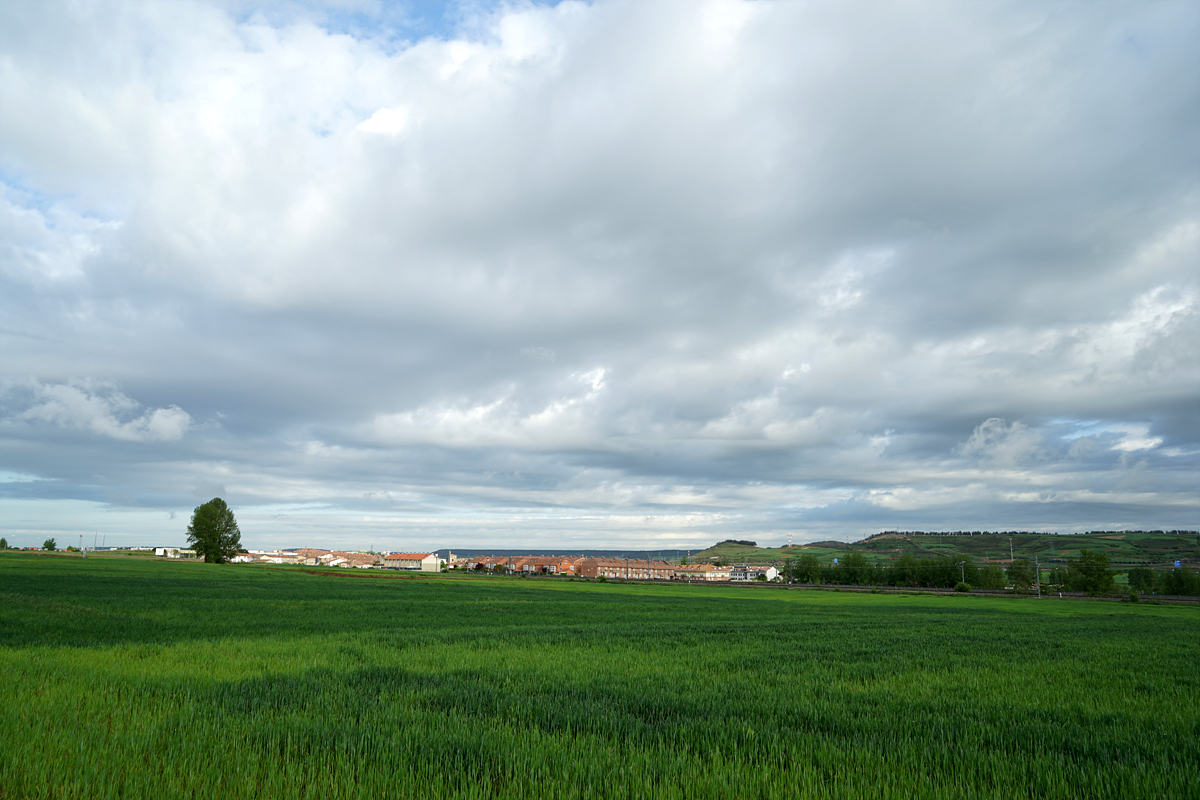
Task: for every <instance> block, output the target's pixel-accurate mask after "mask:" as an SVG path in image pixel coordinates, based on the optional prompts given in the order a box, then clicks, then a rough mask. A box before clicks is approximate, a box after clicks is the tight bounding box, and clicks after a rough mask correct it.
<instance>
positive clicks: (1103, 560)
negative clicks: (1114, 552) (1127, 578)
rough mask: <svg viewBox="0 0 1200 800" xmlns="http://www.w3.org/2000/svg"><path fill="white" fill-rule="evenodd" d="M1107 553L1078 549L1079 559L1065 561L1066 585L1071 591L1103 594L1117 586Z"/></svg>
mask: <svg viewBox="0 0 1200 800" xmlns="http://www.w3.org/2000/svg"><path fill="white" fill-rule="evenodd" d="M1110 564H1111V562H1110V561H1109V558H1108V554H1107V553H1100V552H1096V551H1094V550H1080V551H1079V560H1078V561H1076V560H1075V559H1069V560H1068V561H1067V585H1068V586H1070V588H1071V591H1073V592H1088V593H1090V594H1105V593H1106V592H1112V591H1115V590H1116V588H1117V585H1116V582H1115V580H1114V578H1113V571H1112V568H1111V567H1110Z"/></svg>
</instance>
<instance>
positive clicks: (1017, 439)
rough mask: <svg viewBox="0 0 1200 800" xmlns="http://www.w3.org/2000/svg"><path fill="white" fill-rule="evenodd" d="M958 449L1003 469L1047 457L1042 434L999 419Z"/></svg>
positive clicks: (982, 427)
mask: <svg viewBox="0 0 1200 800" xmlns="http://www.w3.org/2000/svg"><path fill="white" fill-rule="evenodd" d="M958 450H959V452H960V453H962V454H963V455H965V456H968V457H974V458H978V459H979V460H980V461H982V462H985V463H989V464H994V465H996V466H1001V467H1014V466H1017V465H1021V464H1026V463H1029V462H1032V461H1038V460H1041V459H1042V458H1043V457H1044V456H1045V450H1044V449H1043V447H1042V435H1041V434H1040V433H1038V432H1037V431H1033V430H1030V429H1029V428H1028V427H1027V426H1026V425H1025V424H1024V423H1021V422H1013V423H1008V422H1006V421H1005V420H1002V419H998V418H996V417H992V418H991V419H987V420H984V421H983V422H982V423H980V424H979V425H978V426H977V427H976V428H975V430H974V431H973V432H972V433H971V438H970V439H968V440H967V441H965V442H963V443H962V444H961V445H959V448H958Z"/></svg>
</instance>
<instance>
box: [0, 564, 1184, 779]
mask: <svg viewBox="0 0 1200 800" xmlns="http://www.w3.org/2000/svg"><path fill="white" fill-rule="evenodd" d="M377 574H378V573H375V574H374V575H377ZM26 797H29V798H42V797H45V798H51V797H55V798H57V797H64V798H65V797H71V798H76V797H77V798H105V797H112V798H187V797H195V798H214V797H235V798H240V797H246V798H251V797H253V798H259V797H269V798H293V797H296V798H300V797H304V798H380V797H480V798H483V797H514V798H515V797H528V798H543V797H564V798H567V797H570V798H623V797H639V798H737V797H747V798H775V797H778V798H792V797H813V798H911V797H923V798H942V797H945V798H974V797H979V798H1012V797H1029V798H1078V797H1096V798H1135V797H1136V798H1150V797H1161V798H1188V797H1200V609H1198V608H1195V607H1168V606H1153V605H1146V604H1119V603H1111V602H1100V601H1064V600H1058V599H1042V600H1038V599H1034V598H1003V597H1001V598H985V597H976V596H964V595H958V596H928V595H921V594H912V595H872V594H851V593H842V592H833V591H817V590H791V591H784V590H777V589H771V588H766V587H762V588H759V587H742V588H731V587H707V586H645V585H619V584H615V583H592V582H585V581H582V580H571V579H566V578H542V579H537V578H531V579H520V578H477V577H467V578H457V577H447V576H423V577H409V576H405V577H389V578H383V577H374V576H372V577H367V576H364V575H362V574H355V575H353V576H350V575H346V576H320V575H311V574H306V573H303V572H300V571H297V570H294V569H287V568H278V569H271V568H255V567H236V566H216V565H198V564H179V563H165V562H151V561H143V560H135V559H116V558H110V559H104V558H89V559H86V560H84V559H80V558H78V557H74V558H70V557H47V556H40V555H32V554H21V553H5V554H2V555H0V798H5V800H8V798H26Z"/></svg>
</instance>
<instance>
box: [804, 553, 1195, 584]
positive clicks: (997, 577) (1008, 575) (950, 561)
mask: <svg viewBox="0 0 1200 800" xmlns="http://www.w3.org/2000/svg"><path fill="white" fill-rule="evenodd" d="M835 561H836V563H833V562H831V563H827V564H826V563H822V562H821V560H820V559H819V558H818V557H817V556H816V555H813V554H811V553H806V554H805V555H802V556H800V557H799V558H793V559H788V561H787V562H786V563H785V564H784V567H783V570H782V577H783V580H785V581H787V582H788V583H809V584H832V585H841V586H895V587H906V586H907V587H912V588H929V589H950V588H956V589H963V590H969V589H973V588H974V589H1005V588H1009V587H1012V588H1013V589H1014V590H1016V591H1031V590H1034V589H1035V588H1036V585H1037V583H1038V581H1039V576H1038V575H1037V571H1038V569H1037V567H1036V566H1035V564H1034V563H1033V562H1032V561H1030V560H1029V559H1027V558H1018V559H1016V560H1015V561H1013V562H1012V563H1011V564H1010V565H1009V567H1008V569H1002V568H1001V567H1000V566H999V565H997V564H979V563H976V562H975V561H974V560H973V559H972V558H971V557H970V556H966V555H960V556H938V557H934V558H917V557H916V556H914V555H912V554H911V553H905V554H904V555H902V556H900V558H898V559H896V560H895V561H890V562H887V563H875V564H872V563H870V562H869V561H867V557H866V556H865V555H863V554H862V553H860V552H853V551H852V552H849V553H847V554H846V555H844V556H838V557H837V558H836V559H835ZM1048 572H1049V574H1048V578H1049V581H1048V582H1042V591H1069V592H1088V593H1090V594H1097V595H1101V594H1113V593H1115V592H1117V591H1118V589H1117V582H1116V572H1115V571H1114V570H1113V568H1112V562H1111V560H1110V559H1109V557H1108V554H1107V553H1101V552H1095V551H1092V550H1080V551H1079V558H1073V559H1069V560H1068V561H1067V565H1066V567H1056V568H1054V569H1051V570H1049V571H1048ZM1129 588H1130V589H1131V590H1133V591H1134V592H1155V593H1157V594H1168V595H1200V575H1196V574H1195V573H1193V572H1191V571H1189V570H1188V569H1187V568H1176V569H1174V570H1172V571H1170V572H1155V571H1154V570H1151V569H1148V568H1146V567H1137V568H1135V569H1132V570H1130V571H1129Z"/></svg>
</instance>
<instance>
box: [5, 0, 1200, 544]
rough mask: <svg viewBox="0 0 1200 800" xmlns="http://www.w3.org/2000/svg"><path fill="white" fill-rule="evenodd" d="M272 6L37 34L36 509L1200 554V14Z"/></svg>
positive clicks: (20, 438)
mask: <svg viewBox="0 0 1200 800" xmlns="http://www.w3.org/2000/svg"><path fill="white" fill-rule="evenodd" d="M247 8H248V9H249V12H250V13H246V14H236V15H235V14H231V13H229V12H228V6H227V5H225V4H221V3H215V2H214V3H210V2H203V0H174V1H173V2H171V3H168V4H139V3H129V4H125V3H120V2H118V3H107V4H86V3H85V4H76V3H69V2H57V1H56V0H47V2H42V3H32V4H30V3H26V4H20V3H17V4H14V3H9V4H0V50H2V51H3V52H4V53H5V57H4V59H0V106H2V107H3V108H4V109H5V113H4V114H3V115H0V176H3V180H4V181H6V184H5V186H4V187H3V189H2V190H0V191H2V192H3V194H2V196H0V319H2V320H3V324H0V353H3V354H4V357H3V359H0V381H4V382H5V385H14V386H16V385H20V386H24V387H25V388H24V389H21V391H19V392H15V393H13V392H9V393H6V394H5V395H4V396H3V397H0V401H3V403H4V404H5V405H4V414H5V422H4V423H3V424H2V425H0V458H3V459H4V460H3V463H4V464H5V466H6V468H8V469H11V470H13V471H15V472H17V473H20V474H28V475H38V476H45V478H46V480H45V481H36V482H32V481H31V482H26V483H6V484H5V485H6V486H7V487H9V488H8V489H7V490H6V491H10V492H12V491H24V490H28V491H29V492H30V493H31V494H32V493H35V492H41V491H44V490H46V487H48V486H49V487H54V491H56V492H60V493H61V494H62V495H63V496H64V497H67V496H71V497H87V498H92V497H96V496H100V494H101V493H103V494H104V495H105V496H108V497H112V498H114V500H113V502H114V503H117V502H119V503H124V504H127V505H129V504H133V503H135V502H156V503H165V502H167V501H166V500H163V499H162V498H175V500H173V501H171V502H176V503H177V505H178V507H179V508H180V509H181V510H183V511H186V508H188V507H190V506H191V505H194V503H195V500H196V499H207V497H201V498H197V497H193V496H192V495H193V494H195V493H198V492H200V491H201V489H202V487H209V488H211V487H213V486H220V487H229V490H230V491H231V492H235V493H241V494H242V497H243V499H247V498H248V499H250V500H253V502H257V503H261V504H262V505H263V507H264V508H267V507H272V506H271V504H272V503H277V502H283V501H286V502H287V503H308V502H310V501H311V502H314V503H324V504H326V506H327V507H328V508H330V509H341V510H343V511H345V513H346V517H345V518H346V519H348V520H361V519H362V518H363V516H364V515H367V516H370V515H372V514H374V511H375V509H376V506H379V507H389V504H397V505H400V506H401V507H403V508H404V509H405V513H406V514H412V515H417V514H418V513H419V514H421V515H424V516H422V517H421V518H422V519H428V520H436V519H438V518H439V517H438V515H439V514H441V515H443V517H441V519H444V520H445V521H446V522H445V525H440V524H438V525H435V524H434V523H433V522H430V523H429V524H430V526H432V527H431V529H438V530H466V529H467V528H469V525H468V523H466V522H463V520H467V519H471V518H472V515H476V514H477V515H479V516H480V518H483V517H486V518H487V519H488V520H489V522H488V524H489V525H493V527H491V528H489V529H488V530H491V531H498V532H502V533H504V535H505V536H507V535H510V534H511V533H512V531H514V530H518V529H520V526H522V525H529V526H533V528H535V529H536V530H538V531H541V532H542V533H539V535H545V536H550V535H551V533H550V532H552V531H559V532H562V531H568V530H570V529H571V525H572V524H574V523H571V522H568V521H566V520H571V519H586V520H590V521H589V522H588V525H592V526H593V527H592V528H590V529H589V530H593V531H595V530H600V531H609V532H611V531H612V530H614V529H616V528H620V530H622V531H632V530H636V528H637V525H639V524H642V523H639V522H638V520H645V519H650V518H654V519H657V520H665V519H668V518H671V519H684V520H692V519H695V520H701V522H697V523H696V524H695V525H691V523H689V525H690V526H691V527H689V528H688V529H689V530H695V531H697V533H696V536H697V537H701V536H707V535H708V534H707V532H706V531H707V529H706V528H705V526H712V529H713V530H714V531H715V530H716V529H717V528H721V527H723V528H724V529H727V530H729V531H734V530H737V529H739V527H740V528H741V529H745V530H747V531H748V532H749V534H750V535H751V536H752V537H753V536H754V534H753V530H755V529H756V528H757V529H760V530H764V531H782V530H784V529H786V528H787V527H788V526H792V527H796V526H800V527H803V528H804V529H806V530H817V529H820V530H821V531H822V532H824V531H835V530H836V528H837V526H838V525H845V526H846V527H847V529H848V530H849V529H854V530H869V529H870V528H871V527H873V526H876V525H891V524H893V523H894V519H893V518H892V517H887V515H901V516H900V517H898V518H900V519H913V520H916V519H917V518H918V517H920V515H922V514H931V515H933V516H936V513H937V512H938V510H939V509H941V510H947V509H956V508H960V507H961V504H962V503H964V502H969V503H971V504H972V508H974V509H975V511H974V512H972V513H976V514H978V515H979V517H980V518H981V519H982V518H984V517H987V518H990V519H991V520H992V522H989V523H982V522H981V523H979V524H974V525H972V527H982V526H983V525H985V524H997V525H998V524H1001V520H1010V519H1014V518H1015V517H1020V518H1022V519H1025V520H1026V523H1027V524H1028V520H1029V519H1030V518H1029V517H1022V516H1021V515H1023V514H1026V513H1032V512H1027V511H1019V512H1010V509H1012V508H1015V507H1017V506H1020V507H1021V508H1023V509H1026V508H1032V507H1037V508H1038V509H1041V511H1040V512H1038V513H1043V514H1045V515H1046V516H1045V517H1044V519H1047V520H1050V519H1056V520H1062V519H1066V518H1070V519H1072V520H1087V522H1079V524H1081V525H1085V524H1105V523H1104V521H1105V520H1108V519H1112V518H1113V516H1112V515H1113V514H1114V513H1116V511H1114V509H1116V508H1117V506H1116V505H1115V504H1113V503H1109V502H1107V501H1103V502H1102V501H1100V500H1097V499H1096V498H1097V497H1101V496H1106V497H1107V496H1111V497H1116V496H1118V494H1119V495H1120V496H1121V497H1124V498H1126V499H1128V500H1129V503H1131V504H1132V505H1130V506H1129V507H1128V508H1126V510H1125V511H1122V512H1121V513H1127V514H1128V515H1130V517H1131V518H1132V517H1134V516H1138V515H1141V516H1144V517H1146V518H1154V519H1155V520H1159V521H1158V522H1149V521H1145V522H1142V523H1137V524H1145V525H1151V524H1154V525H1156V526H1159V527H1163V526H1171V527H1175V526H1186V525H1189V524H1195V523H1194V522H1193V521H1192V520H1193V519H1194V518H1190V517H1189V518H1185V512H1176V511H1173V510H1172V509H1178V508H1182V507H1184V505H1186V504H1181V503H1180V502H1179V498H1180V497H1181V496H1183V495H1185V494H1186V493H1187V492H1189V491H1190V492H1194V485H1195V474H1196V469H1197V465H1196V454H1197V452H1200V444H1198V443H1197V441H1196V436H1195V431H1196V430H1197V425H1196V414H1197V411H1196V406H1195V402H1194V401H1195V396H1196V387H1197V385H1200V355H1198V353H1200V350H1198V349H1197V348H1196V347H1195V342H1196V341H1197V340H1200V313H1197V310H1198V309H1200V281H1198V277H1197V272H1196V269H1195V264H1196V263H1197V261H1198V259H1200V225H1198V224H1197V223H1196V220H1197V219H1198V218H1200V196H1197V195H1196V193H1195V186H1196V185H1198V184H1197V175H1198V168H1197V164H1200V145H1198V144H1197V140H1196V137H1195V131H1194V130H1193V126H1191V125H1190V124H1189V120H1191V119H1192V118H1193V116H1192V115H1191V109H1192V106H1193V105H1194V98H1195V97H1196V96H1197V93H1198V92H1200V76H1197V75H1196V73H1195V70H1194V69H1191V67H1192V65H1193V64H1194V49H1195V48H1194V43H1195V39H1196V32H1197V31H1200V10H1198V9H1197V7H1196V6H1195V5H1194V4H1170V3H1165V4H1155V3H1151V4H1128V5H1125V6H1121V7H1119V8H1118V7H1113V6H1109V5H1103V4H1090V5H1078V6H1072V7H1070V8H1069V9H1067V10H1065V11H1061V13H1056V14H1051V15H1046V14H1044V13H1043V12H1042V11H1041V10H1040V9H1034V8H1032V7H1030V6H1029V5H1027V4H1009V3H1006V2H1000V3H993V4H986V5H984V4H948V5H941V6H938V7H937V8H935V9H932V10H930V9H924V10H920V9H918V10H915V11H914V9H913V8H911V7H909V6H907V5H905V4H901V3H888V2H881V3H877V4H875V5H873V7H872V18H871V21H870V24H867V23H865V22H864V21H863V15H862V14H861V10H860V9H856V8H855V7H853V6H852V5H846V4H840V5H839V4H819V3H818V4H813V3H792V2H775V1H774V0H759V1H758V2H744V1H743V0H703V2H684V1H682V0H647V1H646V2H624V1H623V0H622V1H612V0H598V1H597V2H594V3H581V2H563V3H559V4H557V5H554V6H553V7H551V6H548V5H539V4H516V5H513V4H507V3H493V4H488V3H484V4H483V5H475V4H472V5H471V6H470V9H467V8H466V7H464V8H463V9H462V12H463V14H464V15H465V16H463V17H460V18H459V19H461V25H460V27H459V28H457V29H453V30H446V29H442V30H440V31H439V35H438V36H437V37H429V38H424V39H417V40H413V36H412V32H411V31H405V30H367V29H364V28H361V27H359V26H360V21H361V20H367V21H369V20H372V19H377V20H383V19H386V18H387V15H386V14H384V13H383V11H382V10H381V8H382V7H378V8H377V7H376V6H374V5H371V4H367V5H362V6H360V7H356V8H357V9H358V10H357V11H356V16H355V20H356V22H355V26H356V27H355V28H354V29H353V31H352V32H347V31H339V30H332V29H330V28H329V27H327V26H328V24H329V19H327V18H326V17H324V16H322V14H323V13H324V12H323V11H321V10H320V8H318V7H314V6H311V5H310V4H289V5H288V6H287V10H286V13H285V12H279V13H277V14H255V13H252V12H253V9H252V8H250V7H247ZM314 9H315V10H314ZM377 12H378V13H377ZM330 19H332V18H330ZM323 26H325V27H323ZM1146 42H1151V43H1152V46H1146V47H1141V48H1140V49H1139V47H1140V45H1139V44H1138V43H1143V44H1144V43H1146ZM1135 45H1138V46H1135ZM598 364H603V365H604V369H603V370H599V369H597V368H596V365H598ZM80 375H107V376H120V380H121V381H122V385H124V386H126V387H133V386H137V387H139V388H138V389H137V390H136V391H135V390H133V389H129V394H130V395H134V396H138V397H139V398H140V400H135V399H133V398H132V397H130V396H128V395H126V394H125V393H124V392H122V391H119V390H117V389H116V388H114V387H112V386H108V385H101V384H98V383H95V384H93V383H85V382H75V383H72V382H69V381H66V380H65V377H64V376H80ZM31 379H32V380H33V381H34V382H32V383H31V382H29V381H30V380H31ZM145 387H153V388H152V389H151V388H145ZM22 392H23V393H22ZM151 392H152V393H153V396H154V397H165V398H168V400H155V401H147V400H146V399H145V398H146V397H149V396H150V393H151ZM147 402H149V405H150V406H151V407H149V408H147V407H146V405H145V404H146V403H147ZM172 402H177V403H178V405H170V404H169V403H172ZM158 406H162V407H158ZM183 408H186V409H188V410H187V411H184V410H183ZM218 419H219V420H221V422H220V424H219V425H217V424H211V425H210V424H198V423H197V422H196V421H195V420H218ZM1011 420H1017V421H1016V422H1010V421H1011ZM1046 420H1050V421H1048V422H1047V421H1046ZM1072 420H1088V421H1090V422H1092V423H1094V424H1093V425H1092V427H1090V428H1085V427H1083V423H1078V422H1071V421H1072ZM1149 420H1153V424H1150V423H1149V422H1148V421H1149ZM46 426H56V427H57V429H58V431H57V432H56V433H55V435H53V436H48V435H45V434H46V433H47V428H46ZM64 431H67V432H69V431H75V432H76V434H75V435H70V434H69V433H63V432H64ZM1072 431H1073V432H1072ZM78 432H83V435H79V433H78ZM96 440H100V441H112V440H123V441H137V442H141V443H143V444H145V445H150V444H151V443H154V442H169V443H171V445H170V446H169V447H151V446H142V447H138V448H115V447H109V448H97V447H96V446H95V442H96ZM101 449H104V450H107V451H114V452H106V453H105V454H104V458H105V461H104V464H103V465H97V464H93V463H90V462H89V461H88V459H90V458H98V457H99V456H94V455H89V454H91V453H95V452H98V451H99V450H101ZM127 451H128V452H127ZM131 453H132V454H131ZM1166 460H1169V461H1170V464H1169V465H1167V466H1164V464H1165V463H1166ZM1135 461H1136V462H1137V465H1140V466H1137V465H1132V466H1131V463H1132V462H1135ZM1135 469H1136V470H1137V474H1136V475H1134V474H1133V473H1134V470H1135ZM100 474H103V475H104V479H103V481H104V485H103V486H97V485H96V481H97V480H99V479H97V478H95V477H92V476H95V475H100ZM413 476H420V480H417V479H415V478H414V477H413ZM1122 481H1125V482H1127V483H1129V484H1130V485H1132V482H1135V481H1136V482H1137V487H1136V491H1135V489H1133V488H1129V487H1128V486H1127V487H1126V488H1120V487H1119V485H1120V484H1121V482H1122ZM12 487H16V488H15V489H14V488H12ZM193 489H195V491H194V492H193ZM203 491H204V492H207V491H209V489H208V488H204V489H203ZM222 492H224V488H222ZM1105 492H1110V493H1112V494H1111V495H1105ZM1122 493H1123V494H1122ZM210 496H211V495H210ZM145 497H154V498H158V499H155V500H139V499H137V498H145ZM1031 497H1037V498H1043V499H1041V500H1038V501H1037V502H1034V501H1032V500H1028V498H1031ZM314 498H315V499H314ZM1046 498H1048V499H1046ZM1006 504H1009V505H1006ZM526 506H531V507H536V508H537V509H554V511H553V513H551V512H549V511H547V512H545V513H546V516H545V517H537V515H536V514H532V513H531V514H529V515H525V514H524V511H514V509H523V508H525V507H526ZM1101 507H1102V508H1103V513H1102V514H1101V513H1099V512H1094V509H1096V508H1101ZM611 508H620V509H621V512H622V513H621V515H620V517H621V518H620V520H619V521H616V522H611V525H610V522H609V521H608V520H609V516H608V511H607V510H606V509H611ZM626 512H627V513H626ZM726 512H728V513H726ZM331 513H333V512H331ZM954 513H955V514H957V513H959V512H958V511H954ZM1187 513H1190V512H1187ZM693 514H699V516H692V515H693ZM905 514H911V515H913V516H912V517H903V516H902V515H905ZM555 515H557V516H556V517H555ZM1172 515H1174V516H1172ZM951 516H953V515H952V514H951V512H950V511H948V510H947V511H946V515H945V516H944V517H942V518H950V517H951ZM268 517H269V515H268V514H266V512H264V517H263V518H264V519H267V518H268ZM551 517H554V518H555V519H557V520H558V522H555V521H553V520H552V519H551ZM1167 517H1170V519H1169V520H1168V519H1167ZM406 518H407V517H406ZM535 518H536V519H537V520H538V521H531V520H534V519H535ZM451 520H454V521H456V522H451ZM927 522H928V520H926V521H924V522H921V521H916V522H913V523H911V524H912V525H913V526H920V525H923V524H927ZM1034 522H1036V519H1035V520H1034ZM1130 523H1131V524H1135V523H1134V521H1133V520H1132V519H1131V520H1130ZM263 524H267V523H266V522H264V523H263ZM298 524H299V523H298ZM422 524H424V523H422ZM646 524H647V525H648V526H649V527H647V528H646V530H650V531H656V532H657V531H661V530H667V528H663V527H661V526H660V527H654V526H651V525H649V523H646ZM964 524H966V523H964ZM1004 524H1006V525H1008V523H1004ZM1014 524H1015V523H1014ZM1072 524H1074V523H1072ZM455 525H458V526H460V527H459V528H455ZM462 526H467V528H464V527H462ZM556 526H557V527H556ZM605 526H609V527H605ZM1064 527H1065V526H1064ZM471 530H473V529H471ZM472 535H474V534H473V533H472ZM480 535H482V534H480ZM496 535H498V536H499V535H500V534H499V533H497V534H496ZM563 535H566V534H563ZM653 535H657V533H655V534H653ZM826 535H827V534H826ZM422 546H423V545H422Z"/></svg>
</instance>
